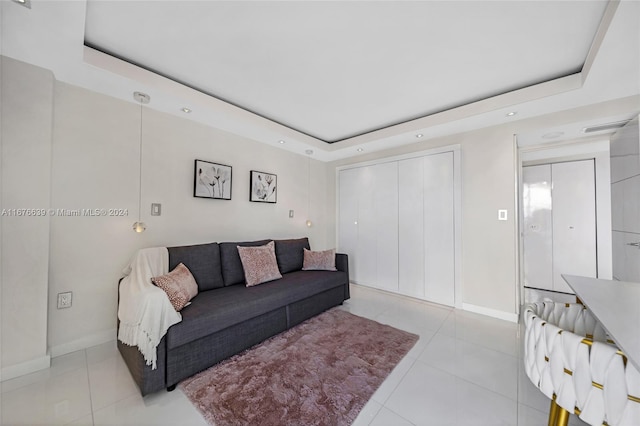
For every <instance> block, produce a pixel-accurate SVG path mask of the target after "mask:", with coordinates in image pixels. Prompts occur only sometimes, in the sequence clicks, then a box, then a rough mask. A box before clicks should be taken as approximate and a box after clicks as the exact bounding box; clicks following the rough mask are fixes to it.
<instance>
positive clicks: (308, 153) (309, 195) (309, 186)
mask: <svg viewBox="0 0 640 426" xmlns="http://www.w3.org/2000/svg"><path fill="white" fill-rule="evenodd" d="M305 154H307V228H311V226H312V225H313V223H312V222H311V219H310V215H311V156H312V155H313V150H312V149H307V150H306V151H305Z"/></svg>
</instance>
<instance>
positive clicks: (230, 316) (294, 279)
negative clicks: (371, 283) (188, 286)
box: [167, 271, 348, 349]
mask: <svg viewBox="0 0 640 426" xmlns="http://www.w3.org/2000/svg"><path fill="white" fill-rule="evenodd" d="M347 280H348V276H347V274H346V273H345V272H341V271H337V272H331V271H297V272H291V273H289V274H286V275H283V277H282V279H280V280H277V281H271V282H268V283H265V284H261V285H259V286H255V287H245V286H240V285H234V286H230V287H225V288H221V289H217V290H212V291H205V292H204V293H199V294H198V297H195V298H194V299H193V300H192V301H191V304H190V305H189V306H187V307H185V308H184V309H183V310H182V311H181V312H180V313H181V314H182V321H181V322H179V323H178V324H175V325H174V326H172V327H171V328H169V331H168V332H167V347H168V348H169V349H172V348H176V347H178V346H181V345H184V344H186V343H189V342H192V341H194V340H197V339H200V338H202V337H205V336H208V335H209V334H212V333H215V332H217V331H220V330H223V329H225V328H227V327H230V326H232V325H236V324H239V323H241V322H243V321H246V320H248V319H250V318H254V317H256V316H258V315H262V314H264V313H267V312H270V311H273V310H275V309H279V308H282V309H284V307H285V306H286V305H288V304H291V303H294V302H297V301H300V300H303V299H306V298H308V297H311V296H314V295H316V294H319V293H322V292H324V291H327V290H330V289H332V288H335V287H339V286H344V285H345V284H346V282H347Z"/></svg>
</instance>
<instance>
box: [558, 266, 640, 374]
mask: <svg viewBox="0 0 640 426" xmlns="http://www.w3.org/2000/svg"><path fill="white" fill-rule="evenodd" d="M562 278H564V280H565V281H566V282H567V284H569V286H570V287H571V288H572V289H573V291H575V292H576V295H577V296H578V297H579V298H580V300H581V301H582V303H584V304H585V305H586V307H587V308H589V310H590V311H591V313H592V314H593V315H594V316H595V317H596V318H597V319H598V321H600V323H601V324H602V326H603V327H604V329H605V330H606V331H607V333H609V335H610V336H611V338H612V339H613V340H614V341H615V342H616V345H617V346H618V347H619V348H620V349H621V350H622V352H624V353H625V354H626V355H627V357H628V359H629V361H631V363H632V364H633V365H634V366H635V367H636V369H638V371H640V283H632V282H625V281H612V280H601V279H597V278H587V277H578V276H575V275H563V276H562Z"/></svg>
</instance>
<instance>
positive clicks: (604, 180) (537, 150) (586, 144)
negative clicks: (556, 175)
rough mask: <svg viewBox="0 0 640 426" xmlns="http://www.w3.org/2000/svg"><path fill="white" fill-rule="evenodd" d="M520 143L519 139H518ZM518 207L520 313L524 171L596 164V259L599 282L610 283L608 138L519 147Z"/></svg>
mask: <svg viewBox="0 0 640 426" xmlns="http://www.w3.org/2000/svg"><path fill="white" fill-rule="evenodd" d="M515 139H516V143H517V135H515ZM517 152H518V160H517V169H516V170H517V203H518V228H517V229H518V232H517V244H518V251H517V253H518V264H517V271H518V272H517V274H518V280H517V288H516V294H517V295H518V297H517V298H518V306H517V308H518V310H517V312H518V313H519V311H520V306H521V305H522V304H523V303H524V301H525V297H524V296H525V288H524V238H523V234H524V229H523V226H524V209H523V199H522V197H523V182H522V174H523V171H522V168H523V167H524V166H533V165H538V164H552V163H561V162H567V161H580V160H591V159H592V160H594V164H595V185H596V257H597V262H598V263H597V271H598V278H603V279H611V274H612V256H611V247H612V241H611V174H610V164H609V137H608V136H599V137H593V138H585V139H582V140H571V141H566V142H560V143H556V144H553V145H550V144H544V145H536V146H526V147H518V150H517Z"/></svg>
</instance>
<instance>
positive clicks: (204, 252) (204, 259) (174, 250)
mask: <svg viewBox="0 0 640 426" xmlns="http://www.w3.org/2000/svg"><path fill="white" fill-rule="evenodd" d="M167 250H168V251H169V270H173V269H174V268H175V267H176V266H178V264H180V263H183V264H184V266H186V267H187V268H189V271H191V274H192V275H193V278H195V280H196V283H198V291H205V290H211V289H214V288H220V287H224V282H223V280H222V270H221V267H220V247H219V246H218V243H210V244H197V245H193V246H180V247H167Z"/></svg>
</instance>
